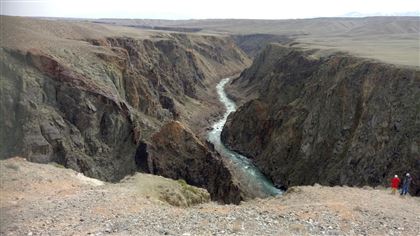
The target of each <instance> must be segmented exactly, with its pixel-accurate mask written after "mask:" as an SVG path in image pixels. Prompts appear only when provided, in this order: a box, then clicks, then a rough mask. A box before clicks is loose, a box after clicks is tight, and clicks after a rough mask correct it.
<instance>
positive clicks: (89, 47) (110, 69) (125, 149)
mask: <svg viewBox="0 0 420 236" xmlns="http://www.w3.org/2000/svg"><path fill="white" fill-rule="evenodd" d="M37 24H40V25H41V24H42V22H37ZM69 24H70V23H69ZM24 29H25V26H21V27H16V29H15V30H17V31H19V30H24ZM19 33H22V32H19ZM23 33H24V32H23ZM142 33H143V32H142ZM139 34H140V33H139ZM145 35H146V34H145ZM145 35H142V34H140V36H139V35H137V36H136V35H131V36H127V35H120V33H118V34H117V35H115V34H110V35H101V36H96V35H95V34H94V33H92V32H90V31H88V33H85V34H84V35H83V36H80V37H76V36H74V37H68V36H66V37H64V36H61V35H58V36H57V35H56V36H54V37H56V38H54V40H57V42H59V43H60V47H59V48H52V47H49V46H46V45H44V44H42V43H41V42H42V40H43V39H34V40H33V42H32V43H31V44H30V45H25V46H22V45H18V44H16V42H11V41H10V42H8V41H6V43H5V45H4V46H3V45H2V49H1V51H0V54H1V57H2V60H1V62H0V64H1V65H0V66H1V71H2V73H1V88H2V93H1V100H0V101H1V105H0V110H1V121H2V122H1V123H0V129H1V130H2V132H1V135H0V143H1V149H0V157H1V158H8V157H12V156H16V155H19V156H23V157H25V158H27V159H28V160H30V161H33V162H39V163H48V162H57V163H59V164H61V165H63V166H65V167H67V168H72V169H74V170H76V171H79V172H82V173H84V174H85V175H87V176H90V177H94V178H98V179H101V180H105V181H110V182H117V181H119V180H121V179H122V178H124V177H125V176H127V175H131V174H133V173H135V172H145V173H152V174H156V175H161V176H164V177H168V178H172V179H184V180H185V181H186V182H187V183H188V184H191V185H195V186H199V187H203V188H206V189H207V190H208V191H209V193H210V194H211V197H212V199H213V200H216V201H221V202H224V203H239V202H240V201H242V200H244V199H247V198H249V197H250V196H252V194H249V193H248V194H247V193H246V191H244V189H243V187H241V185H240V183H239V182H238V180H237V177H236V176H235V173H233V172H232V170H231V169H229V166H228V165H227V164H226V163H225V160H224V159H223V157H221V156H220V155H219V154H218V153H217V151H216V150H215V149H214V147H213V145H211V144H209V143H208V142H206V140H205V139H206V136H207V132H208V130H207V129H208V128H209V127H210V126H211V125H212V124H213V123H214V122H215V121H216V120H218V119H219V118H220V117H221V116H222V114H223V112H224V110H223V109H224V108H223V106H222V105H221V104H220V103H219V101H218V100H217V99H218V98H217V93H216V89H215V87H216V84H217V83H218V82H219V81H220V80H221V79H222V78H225V77H228V76H232V75H235V74H239V73H241V72H242V73H241V74H240V76H235V77H234V78H233V80H232V82H231V83H230V84H229V85H228V95H229V96H231V97H232V98H233V99H235V101H237V104H243V105H242V106H241V107H240V108H239V109H238V110H237V111H236V112H235V113H233V114H231V115H230V116H229V117H228V120H227V123H226V125H225V127H224V128H223V132H222V140H223V141H224V143H225V144H226V145H227V146H228V147H229V148H231V149H232V150H234V151H237V152H238V153H241V154H243V155H245V156H247V157H249V158H250V159H251V161H252V163H253V164H255V165H256V166H257V167H258V168H259V169H260V170H261V171H262V172H263V173H264V174H265V175H266V176H267V178H268V179H269V180H270V181H273V182H274V183H275V185H276V186H278V187H282V188H285V189H286V188H288V187H290V186H295V185H307V184H314V183H321V184H324V185H351V186H363V185H371V186H376V185H385V184H386V183H387V178H389V176H391V175H393V174H394V173H397V172H398V173H402V172H405V171H410V172H412V173H413V175H414V176H415V178H417V179H419V177H420V176H419V174H420V173H419V172H418V170H419V169H420V159H419V156H420V154H419V145H420V140H419V137H418V135H417V134H418V133H420V125H419V124H420V117H419V114H420V110H419V107H420V104H419V101H420V92H419V91H420V85H419V78H420V76H419V71H418V70H417V69H413V68H402V67H398V66H393V65H389V64H384V63H380V62H376V61H371V60H368V59H361V58H357V57H354V56H350V55H348V54H344V53H335V54H331V55H327V56H322V57H320V56H318V55H317V54H316V50H303V49H299V48H296V47H289V46H284V45H283V46H281V45H278V44H269V42H268V41H270V40H271V39H272V36H269V35H268V36H266V35H263V36H260V35H257V36H252V37H250V38H247V37H241V38H239V39H238V38H236V42H235V40H234V39H233V38H231V37H230V36H220V35H198V34H184V33H169V32H153V33H148V34H147V35H146V36H145ZM238 40H239V41H240V42H241V43H242V45H240V46H242V47H243V48H245V49H248V50H249V52H248V53H249V54H250V55H247V54H246V53H245V52H244V51H242V50H241V49H240V47H239V46H238V45H237V44H238V42H239V41H238ZM273 40H276V41H282V42H284V43H285V44H287V43H290V42H291V39H290V38H288V37H284V38H283V37H273ZM260 41H261V43H263V44H264V45H265V44H267V46H266V47H265V49H264V50H262V51H261V52H260V53H258V52H259V51H260V49H261V48H260V46H261V45H259V43H260ZM249 44H252V45H249ZM250 56H252V57H254V56H255V59H254V62H253V63H252V65H251V62H252V61H251V59H250ZM418 189H419V187H418V185H416V187H415V188H413V190H412V191H413V193H414V194H416V195H419V192H418V191H419V190H418Z"/></svg>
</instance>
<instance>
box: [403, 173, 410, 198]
mask: <svg viewBox="0 0 420 236" xmlns="http://www.w3.org/2000/svg"><path fill="white" fill-rule="evenodd" d="M411 180H413V179H412V178H411V176H410V174H409V173H407V174H406V175H405V177H404V181H403V187H402V189H401V196H402V195H406V194H407V193H408V189H409V187H410V184H411Z"/></svg>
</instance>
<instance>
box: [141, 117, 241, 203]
mask: <svg viewBox="0 0 420 236" xmlns="http://www.w3.org/2000/svg"><path fill="white" fill-rule="evenodd" d="M136 162H137V163H138V166H140V167H141V168H142V169H143V171H145V172H147V173H152V174H156V175H162V176H164V177H167V178H171V179H184V180H185V181H186V182H187V183H188V184H191V185H194V186H200V187H203V188H206V189H207V190H208V191H209V193H210V195H211V197H212V199H215V200H218V199H219V200H220V199H221V200H223V202H225V203H236V204H237V203H239V202H240V201H241V200H243V199H244V197H243V196H242V195H243V194H242V193H241V190H240V188H239V187H238V186H239V185H238V184H237V183H236V181H235V180H234V177H233V176H232V174H231V173H230V171H229V170H228V168H227V167H226V166H225V164H224V163H223V160H222V158H221V157H220V156H219V155H218V154H216V153H213V152H212V151H211V150H210V149H209V148H208V147H207V146H206V144H204V143H202V142H201V141H200V140H199V139H198V138H197V137H196V136H195V135H194V134H193V133H192V132H191V130H189V129H188V128H186V127H185V126H184V125H182V124H181V123H180V122H178V121H173V122H170V123H168V124H166V125H164V126H163V127H162V129H161V130H160V131H159V132H157V133H155V134H154V135H153V137H152V139H151V142H150V144H142V145H140V146H139V149H138V150H137V154H136Z"/></svg>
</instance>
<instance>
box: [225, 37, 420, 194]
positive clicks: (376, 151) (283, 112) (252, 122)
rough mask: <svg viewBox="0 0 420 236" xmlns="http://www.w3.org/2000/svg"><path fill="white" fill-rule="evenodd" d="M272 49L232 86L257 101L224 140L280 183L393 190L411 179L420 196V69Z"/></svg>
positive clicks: (232, 120)
mask: <svg viewBox="0 0 420 236" xmlns="http://www.w3.org/2000/svg"><path fill="white" fill-rule="evenodd" d="M316 55H319V54H318V53H316V52H314V51H312V52H310V51H304V50H300V49H296V48H286V47H282V46H279V45H275V44H272V45H269V46H268V47H267V48H266V49H265V50H264V51H263V52H262V53H261V54H260V56H259V57H258V58H257V59H256V60H255V61H254V64H253V65H252V66H251V67H250V68H249V69H247V70H245V71H244V72H243V73H242V74H241V76H240V77H239V78H238V79H237V80H235V81H233V84H232V85H231V89H232V87H233V89H236V90H240V91H245V92H246V95H247V96H250V95H251V94H252V95H254V96H256V97H257V98H256V99H253V100H251V101H248V102H246V103H245V104H244V105H243V106H242V107H240V108H239V109H238V111H237V112H236V113H234V114H232V115H230V116H229V118H228V122H227V123H226V125H225V127H224V129H223V132H222V140H223V141H224V143H225V144H227V145H228V146H229V147H231V148H232V149H234V150H236V151H238V152H241V153H243V154H245V155H246V156H248V157H250V158H253V160H254V161H255V164H256V165H257V166H258V167H259V168H260V169H261V170H262V172H263V173H265V174H266V175H267V176H269V178H271V179H272V180H273V181H274V182H275V183H276V184H277V185H279V186H285V187H288V186H293V185H304V184H314V183H321V184H324V185H352V186H353V185H355V186H363V185H372V186H376V185H380V184H382V185H388V184H389V180H390V178H391V177H392V176H393V175H394V174H398V175H400V176H402V175H403V174H405V173H406V172H410V173H411V174H412V176H413V177H414V180H415V182H414V183H413V184H412V186H411V193H412V194H415V195H417V196H419V195H420V150H419V148H420V135H419V134H420V71H419V70H418V68H400V67H395V66H392V65H388V64H383V63H379V62H375V61H370V60H367V59H361V58H355V57H352V56H349V55H344V54H334V55H329V56H325V57H317V56H316Z"/></svg>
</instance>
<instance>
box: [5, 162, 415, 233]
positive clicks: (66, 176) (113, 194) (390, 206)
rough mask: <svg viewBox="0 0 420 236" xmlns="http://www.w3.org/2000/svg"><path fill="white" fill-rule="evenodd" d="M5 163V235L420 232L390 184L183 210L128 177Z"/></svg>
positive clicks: (409, 202) (299, 190)
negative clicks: (104, 179)
mask: <svg viewBox="0 0 420 236" xmlns="http://www.w3.org/2000/svg"><path fill="white" fill-rule="evenodd" d="M0 163H1V164H0V167H1V169H0V170H1V195H0V200H1V205H0V207H1V208H0V210H1V214H0V219H1V221H0V226H1V229H0V234H1V235H420V199H419V198H414V197H410V196H406V197H400V196H399V195H391V194H390V191H389V190H388V189H372V188H350V187H323V186H319V185H315V186H301V187H295V188H292V189H290V190H289V191H288V192H287V193H286V194H285V195H283V196H279V197H275V198H270V199H255V200H252V201H248V202H243V203H242V204H241V205H221V204H218V203H215V202H208V203H203V204H199V205H195V206H192V207H186V208H183V207H175V206H171V205H169V204H168V203H166V202H163V201H160V200H159V199H158V198H156V197H155V196H154V195H148V194H147V192H148V191H137V190H136V189H138V187H139V186H134V185H135V184H134V183H130V182H126V183H118V184H103V183H101V182H99V181H96V180H91V179H89V178H85V177H81V176H80V174H79V175H78V174H77V173H75V172H73V171H71V170H67V169H61V168H57V167H54V166H52V165H40V164H33V163H28V162H26V161H24V160H23V159H9V160H7V161H1V162H0Z"/></svg>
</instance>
